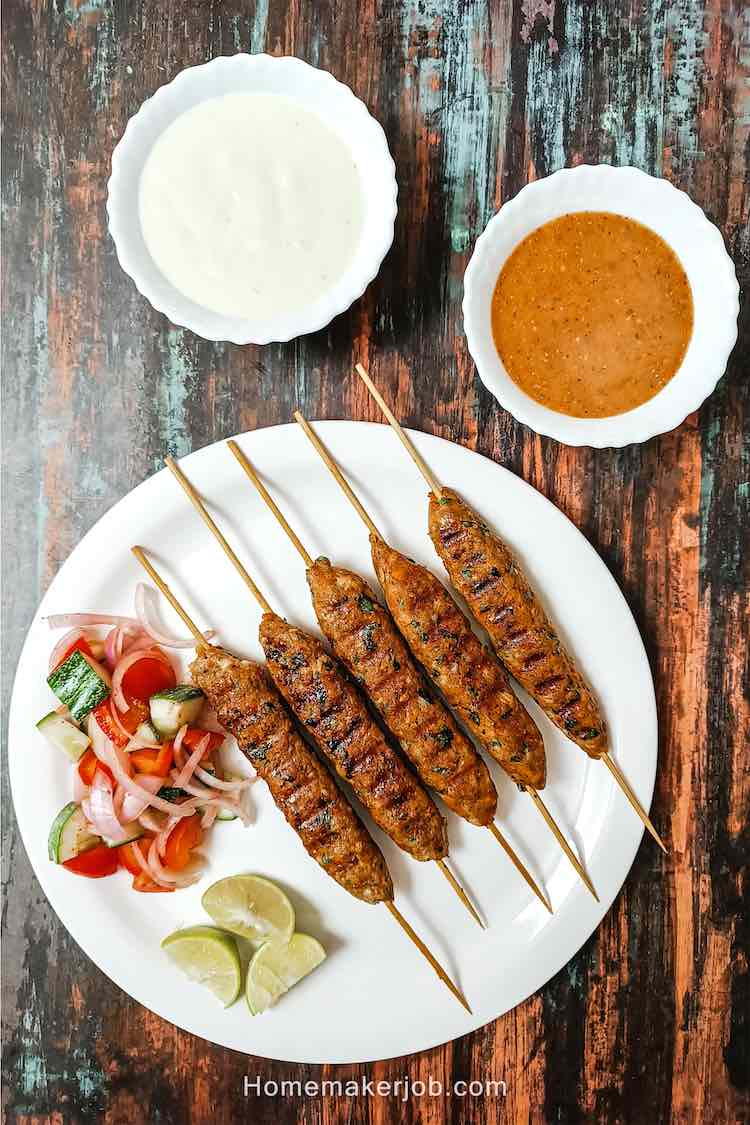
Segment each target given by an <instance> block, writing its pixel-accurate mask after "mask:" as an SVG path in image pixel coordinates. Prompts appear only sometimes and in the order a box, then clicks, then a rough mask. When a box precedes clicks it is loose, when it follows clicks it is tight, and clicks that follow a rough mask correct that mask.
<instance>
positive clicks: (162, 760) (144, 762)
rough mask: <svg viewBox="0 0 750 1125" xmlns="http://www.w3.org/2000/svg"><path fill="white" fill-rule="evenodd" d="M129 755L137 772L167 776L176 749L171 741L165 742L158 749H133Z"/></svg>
mask: <svg viewBox="0 0 750 1125" xmlns="http://www.w3.org/2000/svg"><path fill="white" fill-rule="evenodd" d="M129 757H130V761H131V762H132V763H133V769H134V770H135V771H136V772H137V773H151V774H153V775H154V776H155V777H166V776H167V774H168V773H169V771H170V770H171V768H172V762H173V761H174V750H173V749H172V743H171V742H165V743H164V745H163V746H162V747H160V748H159V749H158V750H133V752H132V753H131V754H130V755H129Z"/></svg>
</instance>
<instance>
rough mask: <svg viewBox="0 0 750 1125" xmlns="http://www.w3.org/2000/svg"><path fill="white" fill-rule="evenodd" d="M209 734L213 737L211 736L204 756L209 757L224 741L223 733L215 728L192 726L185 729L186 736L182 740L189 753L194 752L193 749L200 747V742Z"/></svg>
mask: <svg viewBox="0 0 750 1125" xmlns="http://www.w3.org/2000/svg"><path fill="white" fill-rule="evenodd" d="M207 734H208V735H210V736H211V737H210V738H209V741H208V746H207V747H206V751H205V753H204V755H203V757H204V758H205V757H208V755H209V754H212V753H213V752H214V750H218V748H219V747H220V746H221V745H222V743H223V742H224V735H223V734H218V733H217V732H216V731H214V730H201V729H200V728H199V727H190V729H189V730H186V731H185V737H184V738H183V740H182V745H183V746H184V747H185V749H186V750H187V751H188V753H189V754H192V752H193V750H197V749H198V743H199V742H200V741H201V739H203V738H205V737H206V735H207Z"/></svg>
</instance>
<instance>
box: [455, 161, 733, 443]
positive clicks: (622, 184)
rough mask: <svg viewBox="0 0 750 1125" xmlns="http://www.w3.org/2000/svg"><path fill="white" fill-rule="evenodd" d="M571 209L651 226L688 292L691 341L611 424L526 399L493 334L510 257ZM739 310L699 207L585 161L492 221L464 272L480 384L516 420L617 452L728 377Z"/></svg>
mask: <svg viewBox="0 0 750 1125" xmlns="http://www.w3.org/2000/svg"><path fill="white" fill-rule="evenodd" d="M573 211H612V212H615V213H616V214H618V215H625V216H627V217H628V218H631V219H636V220H637V221H638V222H640V223H643V224H644V226H647V227H650V228H651V230H653V231H655V232H656V233H657V234H658V235H660V236H661V237H662V238H663V239H664V241H665V242H667V243H668V244H669V245H670V246H671V247H672V249H673V250H674V252H675V254H676V255H677V257H678V258H679V259H680V262H681V263H682V267H683V269H684V270H685V273H686V274H687V276H688V280H689V282H690V287H691V289H692V292H693V305H694V326H693V335H692V338H691V340H690V343H689V345H688V349H687V351H686V353H685V358H684V359H683V361H682V364H681V365H680V367H679V368H678V370H677V371H676V372H675V374H674V376H673V377H672V379H671V380H670V381H669V383H667V385H666V386H665V387H664V388H663V389H662V390H661V391H660V392H659V393H658V394H657V395H655V396H654V397H653V398H652V399H649V401H648V402H645V403H643V404H642V405H641V406H639V407H637V408H636V409H635V410H629V411H627V412H626V413H625V414H616V415H612V416H610V417H608V418H572V417H570V416H568V415H566V414H558V413H557V412H556V411H554V410H550V409H549V408H548V407H546V406H542V404H541V403H539V402H536V401H535V400H534V399H533V398H530V396H529V395H527V394H525V393H524V391H522V390H521V388H520V387H519V386H518V385H517V384H516V383H514V382H513V380H512V379H511V377H510V375H509V374H508V372H507V371H506V370H505V367H504V365H503V363H502V361H501V359H500V356H499V355H498V353H497V349H496V348H495V344H494V340H493V338H492V325H491V320H490V312H491V304H492V294H493V291H494V288H495V282H496V281H497V277H498V274H499V273H500V270H501V269H502V267H503V264H504V263H505V261H506V259H507V258H508V257H509V256H510V254H511V253H512V252H513V250H514V249H515V248H516V246H517V245H518V243H519V242H521V241H522V240H523V239H524V238H525V237H526V236H527V235H528V234H530V233H531V232H532V231H533V230H536V229H537V227H540V226H542V224H543V223H546V222H549V220H550V219H556V218H558V217H559V216H560V215H567V214H570V213H571V212H573ZM738 313H739V286H738V284H737V276H736V274H735V270H734V265H733V263H732V259H731V258H730V257H729V255H728V254H727V252H726V249H725V247H724V240H723V238H722V236H721V234H720V232H719V231H718V230H717V228H716V227H715V226H714V225H713V223H711V222H709V220H708V219H707V218H706V216H705V215H704V213H703V211H702V210H701V209H700V207H698V205H697V204H695V203H693V201H692V200H691V199H690V198H689V196H687V195H686V194H685V193H684V192H682V191H678V190H677V188H675V187H673V186H672V184H670V183H668V181H667V180H661V179H656V178H655V177H653V176H649V175H647V174H646V173H645V172H641V171H639V170H638V169H637V168H612V167H610V166H609V165H608V164H599V165H589V164H582V165H579V166H578V167H577V168H566V169H563V170H562V171H560V172H555V173H553V175H551V176H547V177H546V178H545V179H543V180H537V181H535V182H534V183H531V184H527V186H526V187H525V188H523V189H522V190H521V191H520V192H519V193H518V195H517V196H515V198H514V199H512V200H510V201H509V202H508V203H505V204H503V206H502V207H501V209H500V211H498V213H497V214H496V215H495V216H494V217H493V218H492V219H490V221H489V223H488V224H487V226H486V228H485V230H484V232H483V233H482V234H481V235H480V237H479V238H478V239H477V243H476V246H475V247H474V253H473V254H472V257H471V261H470V262H469V265H468V267H467V269H466V274H465V276H464V300H463V314H464V328H465V330H466V337H467V340H468V344H469V351H470V352H471V355H472V357H473V359H474V362H475V364H476V366H477V371H478V373H479V377H480V379H481V380H482V382H483V383H484V385H485V387H487V389H488V391H490V392H491V393H492V394H493V395H494V396H495V398H496V399H497V400H498V402H499V403H500V404H501V405H502V406H504V407H505V408H506V410H509V411H510V413H511V414H512V415H513V416H514V417H515V418H517V419H518V421H519V422H523V423H524V424H525V425H527V426H530V427H531V429H533V430H536V432H537V433H540V434H545V435H546V436H548V437H553V438H557V440H558V441H562V442H565V443H566V444H567V445H590V446H595V447H597V448H603V447H605V446H622V445H629V444H630V443H631V442H641V441H646V440H647V439H648V438H651V437H654V436H655V435H656V434H661V433H665V432H666V431H668V430H673V429H674V428H675V426H678V425H679V424H680V422H682V421H684V419H685V418H686V417H687V415H688V414H690V413H691V412H692V411H693V410H697V409H698V407H699V406H700V405H701V403H702V402H703V401H704V400H705V399H706V398H707V397H708V396H709V395H710V394H711V392H712V391H713V390H714V388H715V386H716V384H717V383H718V381H719V379H720V378H721V376H722V375H723V374H724V371H725V369H726V365H727V360H728V358H729V353H730V352H731V350H732V348H733V347H734V343H735V340H736V339H737V316H738Z"/></svg>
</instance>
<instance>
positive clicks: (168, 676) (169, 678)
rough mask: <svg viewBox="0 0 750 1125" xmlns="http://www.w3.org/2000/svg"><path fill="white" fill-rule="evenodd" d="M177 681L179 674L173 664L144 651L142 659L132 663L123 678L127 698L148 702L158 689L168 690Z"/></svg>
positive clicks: (123, 687)
mask: <svg viewBox="0 0 750 1125" xmlns="http://www.w3.org/2000/svg"><path fill="white" fill-rule="evenodd" d="M176 683H177V676H176V675H175V671H174V668H173V667H172V665H171V664H167V663H165V662H164V661H163V660H157V659H155V658H154V657H153V656H149V655H148V653H144V655H143V658H142V659H141V660H136V662H135V664H131V666H130V668H128V670H127V672H126V673H125V675H124V676H123V678H122V690H123V694H124V695H125V698H126V699H128V700H130V699H140V700H141V701H142V702H144V703H147V702H148V701H149V699H150V698H151V696H152V695H156V693H157V692H158V691H166V690H167V689H168V688H173V687H174V686H175V684H176Z"/></svg>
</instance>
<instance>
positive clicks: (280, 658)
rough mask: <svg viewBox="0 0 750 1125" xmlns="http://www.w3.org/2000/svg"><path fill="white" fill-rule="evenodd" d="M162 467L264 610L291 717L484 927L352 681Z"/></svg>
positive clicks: (438, 819)
mask: <svg viewBox="0 0 750 1125" xmlns="http://www.w3.org/2000/svg"><path fill="white" fill-rule="evenodd" d="M167 466H168V468H169V469H170V471H171V472H172V474H173V476H174V477H175V478H176V480H177V481H178V483H179V484H180V486H181V487H182V489H183V491H184V492H185V494H186V495H187V497H188V499H189V500H190V502H191V504H192V505H193V507H194V508H195V509H196V511H197V512H198V513H199V514H200V516H201V518H202V519H203V521H204V522H205V523H206V525H207V526H208V528H209V529H210V530H211V532H212V534H213V535H214V537H215V538H216V539H217V541H218V542H219V543H220V545H221V546H222V549H223V550H224V551H225V553H226V554H227V557H228V558H229V559H230V561H231V562H232V564H233V565H234V567H235V569H236V570H237V572H238V573H239V575H240V576H241V578H242V580H243V581H244V582H245V584H246V585H247V587H248V589H249V590H250V591H251V593H252V594H253V596H254V598H255V599H256V601H257V602H258V604H259V605H260V607H261V609H262V610H263V616H262V618H261V623H260V628H259V631H258V635H259V639H260V643H261V646H262V648H263V651H264V653H265V656H266V661H267V664H268V670H269V672H270V673H271V678H272V679H273V681H274V683H275V684H276V687H277V688H278V690H279V691H280V692H281V694H282V695H283V696H284V698H285V699H286V701H287V703H288V704H289V706H290V707H291V709H292V711H293V713H294V714H295V715H296V716H297V718H298V719H299V721H300V722H301V723H302V725H303V726H304V728H305V729H306V731H307V732H308V734H309V735H310V737H311V738H312V739H313V740H314V741H315V743H316V745H317V746H318V747H319V748H320V749H321V751H322V752H323V754H324V755H325V756H326V757H327V759H328V761H329V762H330V763H331V765H332V766H333V768H334V769H335V770H336V772H337V773H338V775H339V776H340V777H341V778H342V779H343V780H345V781H347V782H348V783H349V784H350V785H351V787H352V789H353V790H354V792H355V793H356V795H357V797H358V798H359V800H360V801H361V802H362V804H363V805H364V807H365V808H366V809H367V811H368V812H369V814H370V816H371V817H372V819H373V820H374V821H375V823H376V824H377V825H378V827H379V828H380V829H381V830H382V831H383V832H385V833H386V835H387V836H389V837H390V839H391V840H393V842H394V843H395V844H397V845H398V846H399V847H400V848H401V849H402V850H403V851H405V852H407V854H408V855H410V856H411V857H412V858H413V859H416V860H419V861H420V862H426V861H429V860H434V861H435V862H436V863H437V864H438V867H439V868H440V870H441V872H442V873H443V875H444V876H445V878H446V879H447V880H448V882H449V883H450V885H451V887H452V888H453V890H454V891H455V893H456V895H457V896H458V897H459V898H460V899H461V902H462V903H463V904H464V906H465V907H466V909H467V910H468V911H469V913H470V914H471V915H472V917H473V918H474V919H475V920H476V921H477V922H478V924H479V925H483V923H482V920H481V918H480V917H479V915H478V913H477V911H476V910H475V908H474V906H473V905H472V903H471V902H470V900H469V898H468V896H467V895H466V892H465V891H464V889H463V887H462V886H461V885H460V883H459V882H458V880H457V879H456V877H455V875H454V874H453V872H452V871H451V869H450V868H449V867H448V865H447V863H446V857H447V855H448V835H447V830H446V824H445V819H444V817H443V816H442V815H441V813H440V812H439V810H438V808H437V806H436V805H435V802H434V801H433V800H432V798H431V797H430V795H429V794H428V793H427V791H426V790H425V789H424V788H423V786H422V785H421V784H420V782H419V779H418V778H417V777H416V776H415V774H414V773H413V772H412V770H411V769H410V768H409V767H408V766H407V765H406V763H405V762H404V761H403V759H402V758H401V756H400V755H399V754H398V753H397V751H396V750H395V749H394V748H393V747H392V746H391V745H390V744H389V742H388V741H387V740H386V739H385V737H384V736H383V734H382V732H381V730H380V728H379V727H378V725H377V723H376V722H375V721H374V719H373V718H372V716H371V715H370V712H369V711H368V709H367V705H366V703H365V701H364V699H363V698H362V696H361V695H360V694H359V692H358V690H357V689H356V687H355V686H354V684H353V683H352V682H351V680H350V679H349V678H348V676H347V675H346V673H345V672H344V670H343V669H342V668H341V666H340V665H339V663H338V661H337V660H336V659H335V657H333V656H332V655H331V654H330V653H329V652H328V651H327V650H326V649H325V648H324V646H323V644H322V643H321V642H320V641H319V640H318V639H317V637H314V636H312V635H311V634H309V633H306V632H305V631H304V630H302V629H298V628H296V627H295V626H293V625H290V624H289V622H287V621H285V620H284V619H283V618H282V617H279V616H278V614H276V613H274V612H273V610H272V609H271V606H270V605H269V603H268V601H267V600H266V598H265V597H264V596H263V594H262V593H261V591H260V590H259V589H258V586H257V585H256V583H255V582H254V581H253V579H252V578H251V576H250V574H249V573H248V571H247V569H246V568H245V566H244V565H243V564H242V562H241V561H240V560H239V558H238V557H237V555H236V554H235V552H234V551H233V550H232V548H231V546H230V545H229V543H228V542H227V540H226V538H225V537H224V535H223V534H222V532H221V530H220V529H219V527H218V526H217V524H216V523H215V521H214V520H213V518H212V517H211V515H210V514H209V512H208V510H207V509H206V506H205V504H204V503H203V500H202V499H201V497H200V496H199V494H198V493H197V492H196V490H195V489H194V488H193V486H192V484H191V483H190V481H189V480H188V479H187V477H186V476H185V474H184V472H183V471H182V469H181V468H180V467H179V466H178V465H177V463H176V462H175V461H174V460H173V458H171V457H170V458H167Z"/></svg>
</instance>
